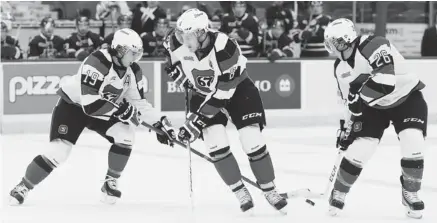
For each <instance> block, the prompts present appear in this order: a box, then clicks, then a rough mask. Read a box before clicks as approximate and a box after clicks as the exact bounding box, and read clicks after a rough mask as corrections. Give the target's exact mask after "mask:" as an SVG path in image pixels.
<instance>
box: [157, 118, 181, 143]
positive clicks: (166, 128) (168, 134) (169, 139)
mask: <svg viewBox="0 0 437 223" xmlns="http://www.w3.org/2000/svg"><path fill="white" fill-rule="evenodd" d="M153 127H155V128H157V129H160V130H162V131H163V132H164V135H161V134H158V133H156V138H157V139H158V141H159V142H160V143H162V144H165V145H169V146H171V147H173V145H174V144H173V140H175V139H176V134H175V130H174V128H173V126H172V124H171V123H170V121H169V120H168V119H167V117H165V116H162V117H161V119H160V120H159V121H157V122H156V123H155V124H153Z"/></svg>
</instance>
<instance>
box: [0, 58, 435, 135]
mask: <svg viewBox="0 0 437 223" xmlns="http://www.w3.org/2000/svg"><path fill="white" fill-rule="evenodd" d="M408 63H410V66H409V68H410V71H411V72H415V73H416V74H418V75H419V77H420V79H421V80H422V81H423V82H424V83H425V84H426V85H427V87H426V88H425V89H424V90H423V92H424V95H425V97H426V98H427V99H431V98H432V96H434V95H437V80H436V79H437V78H436V77H435V74H434V71H435V70H437V61H436V60H425V59H422V60H408ZM139 64H140V66H141V67H142V69H143V74H144V76H145V80H146V87H145V88H146V89H145V90H146V98H148V100H149V101H150V102H151V103H152V104H153V105H154V106H155V107H156V108H157V109H158V110H160V111H162V112H164V113H165V114H166V115H168V116H169V117H171V118H172V119H174V122H175V123H181V122H182V121H183V119H184V112H183V111H184V105H185V101H184V100H185V99H184V95H185V94H184V92H183V91H182V90H181V89H178V88H176V87H175V86H174V84H173V83H172V82H171V81H170V80H169V79H168V77H167V75H165V72H164V71H163V66H164V65H163V62H162V61H141V62H140V63H139ZM79 65H80V62H76V61H53V62H7V63H2V68H1V73H2V75H1V82H0V85H1V86H2V89H3V90H2V91H1V99H0V100H1V106H0V107H1V108H0V109H1V118H0V123H1V131H2V132H3V133H13V132H46V131H47V130H48V128H49V123H50V113H51V111H52V109H53V106H54V105H55V104H56V101H57V100H58V96H57V95H56V90H57V89H58V88H59V83H60V82H61V81H62V78H63V77H65V76H67V75H73V74H75V73H76V72H77V68H78V67H79ZM332 67H333V61H332V60H281V61H278V62H277V63H270V62H268V61H265V60H251V61H250V62H249V63H248V65H247V70H248V72H249V75H250V76H251V78H252V80H253V81H254V82H255V85H256V86H257V87H258V89H259V91H260V95H261V97H262V99H263V102H264V107H265V108H266V110H267V111H266V113H267V122H268V124H269V125H270V126H273V127H275V126H284V127H287V126H296V125H326V124H335V123H336V122H337V120H338V117H341V116H342V112H341V106H340V105H339V101H338V98H337V83H336V81H335V78H334V77H333V74H332V70H333V68H332ZM428 107H429V119H430V122H435V121H436V120H437V115H436V114H437V103H436V102H434V100H428Z"/></svg>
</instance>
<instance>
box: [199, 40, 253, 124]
mask: <svg viewBox="0 0 437 223" xmlns="http://www.w3.org/2000/svg"><path fill="white" fill-rule="evenodd" d="M216 42H217V43H216V45H215V50H216V59H217V65H218V67H219V69H220V73H221V74H220V75H219V76H218V78H217V82H216V86H215V91H213V92H212V93H211V94H209V95H208V96H207V97H206V99H205V101H204V103H203V104H202V105H201V106H200V108H199V110H198V112H199V113H200V114H202V115H204V116H206V117H209V118H211V117H213V116H214V115H216V114H217V113H218V112H219V111H220V109H221V108H223V107H225V105H226V103H227V101H228V100H229V99H230V98H231V97H232V96H233V95H234V93H235V89H236V88H237V86H238V84H240V83H241V82H242V81H243V80H244V79H245V78H247V77H248V75H247V72H246V70H245V69H244V70H242V68H241V66H240V65H239V59H240V55H241V51H240V49H239V48H238V45H237V43H235V42H234V41H233V40H231V39H229V38H227V37H226V36H225V35H218V36H217V40H216Z"/></svg>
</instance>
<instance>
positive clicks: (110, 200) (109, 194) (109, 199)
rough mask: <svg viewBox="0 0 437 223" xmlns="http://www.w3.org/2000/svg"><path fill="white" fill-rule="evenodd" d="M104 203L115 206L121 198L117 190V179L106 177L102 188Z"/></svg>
mask: <svg viewBox="0 0 437 223" xmlns="http://www.w3.org/2000/svg"><path fill="white" fill-rule="evenodd" d="M101 190H102V200H101V201H102V202H103V203H106V204H115V202H117V200H118V199H119V198H120V197H121V192H120V191H119V190H118V188H117V179H116V178H113V177H110V176H106V179H105V182H104V183H103V186H102V189H101Z"/></svg>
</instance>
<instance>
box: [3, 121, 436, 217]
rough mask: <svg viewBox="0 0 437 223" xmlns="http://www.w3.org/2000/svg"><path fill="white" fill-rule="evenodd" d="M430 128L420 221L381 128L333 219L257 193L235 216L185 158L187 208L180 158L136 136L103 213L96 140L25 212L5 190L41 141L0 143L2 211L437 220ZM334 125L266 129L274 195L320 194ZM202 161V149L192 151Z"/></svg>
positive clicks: (211, 176) (389, 137)
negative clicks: (113, 198)
mask: <svg viewBox="0 0 437 223" xmlns="http://www.w3.org/2000/svg"><path fill="white" fill-rule="evenodd" d="M436 130H437V126H430V127H429V135H428V141H427V144H428V148H427V151H426V159H425V173H424V179H423V184H422V191H421V193H420V195H421V198H422V199H423V200H424V201H425V206H426V210H425V212H424V218H423V219H421V220H415V219H408V218H407V217H406V216H405V215H404V208H403V206H402V204H401V187H400V183H399V175H400V173H401V170H400V159H401V157H400V150H399V147H398V142H397V138H396V136H395V134H394V131H393V129H388V130H387V131H386V134H385V135H384V138H383V140H382V142H381V145H380V148H379V149H378V150H377V152H376V154H375V155H374V156H373V159H372V160H371V161H370V162H369V163H368V165H367V166H366V168H365V169H364V170H363V172H362V174H361V177H360V178H359V179H358V181H357V183H356V184H355V186H354V187H353V188H352V190H351V192H350V194H349V195H348V196H347V200H346V206H345V210H344V211H343V212H342V213H341V215H340V216H337V217H330V216H328V215H327V214H326V211H327V202H326V201H322V200H314V201H315V202H316V206H314V207H311V206H310V205H308V204H306V203H305V202H304V199H303V198H298V199H290V200H289V205H288V215H287V216H282V215H280V214H279V213H277V212H276V211H275V210H273V208H271V207H270V206H269V205H268V204H267V201H266V200H265V199H264V197H263V196H262V194H261V192H260V191H258V189H256V188H254V187H251V186H248V188H249V190H250V191H251V193H252V196H253V197H254V202H255V209H254V212H253V215H252V216H248V215H246V214H242V213H241V212H240V210H239V207H238V202H237V200H236V198H235V197H234V195H233V194H232V193H231V192H230V190H229V189H228V188H227V187H226V186H225V184H224V183H223V182H222V181H221V179H220V177H219V175H218V174H217V173H216V171H215V169H214V167H213V165H211V164H210V163H208V162H207V161H205V160H203V159H201V158H198V157H196V156H195V155H194V154H193V163H192V170H193V181H194V182H193V184H194V209H193V210H191V207H190V198H189V193H188V192H189V189H188V185H189V183H188V179H189V178H188V153H187V151H186V150H184V149H182V148H179V147H175V148H170V147H166V146H163V145H160V144H158V142H157V141H156V140H155V135H154V134H151V133H148V132H138V133H137V142H136V145H135V147H134V151H133V153H132V155H131V159H130V162H129V163H128V166H127V167H126V169H125V171H124V174H123V176H122V178H121V179H120V181H119V182H120V188H121V190H122V192H123V196H122V199H121V200H119V202H118V203H117V204H116V205H113V206H108V205H105V204H102V203H101V202H100V201H99V200H100V187H101V186H102V182H103V178H104V176H105V174H106V169H107V153H108V150H109V146H110V144H109V143H107V142H106V141H105V140H104V139H102V138H100V136H98V135H97V134H95V133H92V132H87V133H84V134H83V135H82V136H81V138H80V139H79V142H78V144H77V145H76V147H75V148H74V149H73V151H72V154H71V156H70V158H69V159H68V160H67V162H66V163H65V164H64V165H63V166H62V167H61V168H59V169H57V170H55V171H54V172H53V173H52V175H51V176H49V178H47V179H46V180H45V181H44V182H43V183H41V184H40V185H38V186H37V187H36V188H35V190H33V191H31V193H30V194H29V196H28V200H27V201H26V203H25V205H23V206H21V207H10V206H8V205H7V201H8V196H7V194H8V192H9V190H10V189H11V188H13V187H14V186H15V185H16V184H17V183H18V182H19V181H20V179H21V177H22V176H23V174H24V171H25V169H26V167H27V165H28V163H29V162H30V161H31V160H32V159H33V158H34V157H35V156H36V155H38V154H39V153H40V152H41V151H43V150H44V148H45V147H46V145H47V142H48V136H47V134H16V135H4V136H2V143H3V149H2V152H3V154H1V155H2V156H1V158H2V160H1V164H2V169H3V182H2V184H1V186H2V190H1V191H2V195H3V197H2V201H3V203H2V209H1V211H0V216H1V218H3V221H4V222H5V223H15V222H45V223H52V222H53V223H55V222H56V223H70V222H74V223H77V222H105V223H113V222H114V223H130V222H151V223H157V222H164V223H167V222H175V223H176V222H183V223H188V222H201V223H216V222H217V223H223V222H228V223H239V222H241V223H261V222H263V223H264V222H268V223H274V222H287V223H292V222H295V223H301V222H311V223H313V222H314V223H331V222H332V223H341V222H345V223H355V222H357V223H358V222H372V223H389V222H391V223H400V222H429V223H432V222H433V223H435V222H437V131H436ZM236 133H237V132H236V130H235V129H232V130H230V132H229V138H230V142H231V148H232V150H233V152H234V154H235V156H236V158H237V160H238V161H239V163H240V168H241V170H242V172H243V174H244V175H245V176H247V177H249V178H251V179H254V177H253V175H252V173H251V171H250V167H249V164H248V160H247V158H246V156H245V154H244V153H243V152H242V150H241V147H240V145H239V140H238V135H237V134H236ZM335 134H336V127H335V126H332V127H305V128H267V129H266V130H265V131H264V135H265V137H266V140H267V148H268V149H269V150H270V153H271V155H272V159H273V162H274V166H275V168H276V184H277V186H278V189H279V190H280V191H281V192H286V191H289V190H293V189H298V188H311V189H312V190H313V191H320V192H322V191H323V189H324V187H325V185H326V182H327V178H328V175H329V173H330V171H331V169H332V165H333V162H334V160H335V157H336V149H335V148H334V144H335ZM192 146H193V148H196V149H197V150H199V151H201V152H203V153H205V150H204V147H203V144H202V142H197V143H195V144H193V145H192Z"/></svg>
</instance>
